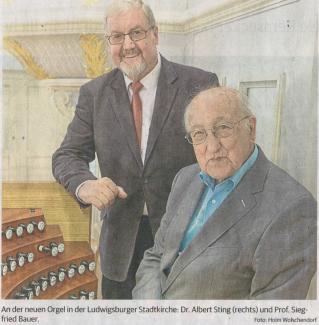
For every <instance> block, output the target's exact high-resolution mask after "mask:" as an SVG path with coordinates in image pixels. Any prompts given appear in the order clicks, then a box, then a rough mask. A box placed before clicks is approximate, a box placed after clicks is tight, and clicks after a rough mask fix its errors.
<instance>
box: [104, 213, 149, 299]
mask: <svg viewBox="0 0 319 325" xmlns="http://www.w3.org/2000/svg"><path fill="white" fill-rule="evenodd" d="M153 244H154V239H153V234H152V229H151V225H150V222H149V218H148V216H142V218H141V222H140V225H139V229H138V233H137V237H136V242H135V248H134V253H133V257H132V261H131V264H130V267H129V270H128V274H127V277H126V279H125V280H124V281H122V282H119V281H113V280H110V279H108V278H107V277H105V276H103V278H102V297H103V299H132V290H133V288H134V287H135V274H136V271H137V269H138V267H139V265H140V263H141V261H142V259H143V255H144V252H145V251H146V250H147V249H148V248H150V247H152V246H153Z"/></svg>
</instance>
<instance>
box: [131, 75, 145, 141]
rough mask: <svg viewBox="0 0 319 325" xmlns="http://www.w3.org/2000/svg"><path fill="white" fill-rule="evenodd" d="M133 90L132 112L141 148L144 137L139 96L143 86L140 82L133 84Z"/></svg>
mask: <svg viewBox="0 0 319 325" xmlns="http://www.w3.org/2000/svg"><path fill="white" fill-rule="evenodd" d="M131 88H132V91H133V96H132V111H133V117H134V123H135V131H136V138H137V143H138V144H139V146H140V147H141V137H142V113H143V111H142V101H141V98H140V95H139V92H140V90H141V89H142V88H143V85H142V84H141V83H140V82H139V81H135V82H132V83H131Z"/></svg>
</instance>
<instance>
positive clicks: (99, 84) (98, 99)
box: [52, 58, 218, 281]
mask: <svg viewBox="0 0 319 325" xmlns="http://www.w3.org/2000/svg"><path fill="white" fill-rule="evenodd" d="M208 85H214V86H218V79H217V77H216V75H215V74H212V73H208V72H205V71H203V70H200V69H196V68H191V67H186V66H183V65H179V64H175V63H172V62H169V61H167V60H165V59H164V58H162V66H161V71H160V76H159V81H158V87H157V93H156V99H155V106H154V113H153V117H152V122H151V126H150V132H149V138H148V143H147V149H146V157H145V162H144V166H143V163H142V160H141V156H140V153H139V147H138V144H137V143H136V140H135V139H136V137H135V130H134V122H133V116H132V112H131V107H130V103H129V98H128V94H127V91H126V88H125V82H124V77H123V74H122V72H121V71H120V70H118V69H115V70H113V71H111V72H110V73H108V74H106V75H103V76H101V77H99V78H97V79H94V80H92V81H90V82H88V83H87V84H85V85H83V86H82V87H81V89H80V96H79V101H78V105H77V108H76V112H75V116H74V118H73V120H72V122H71V123H70V125H69V127H68V130H67V134H66V137H65V139H64V140H63V142H62V144H61V147H60V148H59V149H58V150H57V151H56V152H55V153H54V155H53V163H52V168H53V174H54V176H55V178H56V179H57V180H58V181H59V182H60V183H61V184H63V185H64V186H65V187H66V188H67V190H68V191H70V192H71V193H72V194H75V191H76V188H77V187H78V185H80V184H81V183H82V182H84V181H86V180H89V179H95V176H94V175H93V174H92V173H91V172H90V171H89V168H88V163H89V162H91V161H92V160H94V158H95V153H96V155H97V158H98V162H99V166H100V170H101V175H102V177H105V176H106V177H109V178H111V179H112V180H113V181H114V182H115V183H116V184H117V185H120V186H122V187H123V188H124V190H125V191H126V193H127V194H128V197H127V198H126V199H125V200H117V201H116V202H115V204H114V205H113V206H112V207H111V208H109V209H108V211H107V212H106V214H105V215H104V220H103V225H102V229H101V237H100V254H101V266H102V272H103V274H104V275H105V276H106V277H108V278H110V279H112V280H116V281H123V280H124V279H125V278H126V275H127V271H128V267H129V263H130V260H131V257H132V254H133V249H134V243H135V238H136V234H137V230H138V226H139V222H140V218H141V216H142V213H143V207H144V203H145V202H146V204H147V208H148V213H149V218H150V222H151V226H152V231H153V233H154V234H155V232H156V230H157V228H158V227H159V224H160V220H161V217H162V216H163V214H164V212H165V205H166V201H167V197H168V194H169V191H170V188H171V183H172V181H173V178H174V176H175V174H176V173H177V171H178V170H179V169H180V168H182V167H184V166H186V165H189V164H191V163H193V162H195V157H194V154H193V149H192V146H191V145H189V144H188V143H186V142H185V140H184V134H185V131H184V127H183V114H184V110H185V104H186V100H187V98H189V95H190V94H191V93H194V92H195V91H198V90H199V89H201V88H204V87H207V86H208Z"/></svg>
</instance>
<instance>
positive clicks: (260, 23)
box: [185, 0, 317, 194]
mask: <svg viewBox="0 0 319 325" xmlns="http://www.w3.org/2000/svg"><path fill="white" fill-rule="evenodd" d="M316 6H317V2H316V1H313V0H304V1H299V2H295V3H291V4H289V5H286V6H282V7H279V8H276V9H273V10H269V11H266V12H263V13H259V14H257V15H253V16H250V17H247V18H243V19H237V20H235V21H233V22H231V23H227V24H224V25H222V26H219V27H216V28H212V29H208V30H205V31H201V32H195V33H192V34H190V35H188V38H187V41H186V43H187V50H186V56H185V62H186V63H187V64H189V65H194V66H198V67H201V68H203V69H207V70H210V71H214V72H216V73H217V74H218V76H219V77H220V78H222V77H226V83H227V85H228V86H231V87H235V88H238V86H239V83H240V82H242V81H258V80H278V79H279V77H280V76H281V75H283V74H285V75H286V86H285V89H284V93H283V105H282V114H281V137H280V147H279V157H278V164H279V165H280V166H281V167H283V168H284V169H285V170H287V171H288V172H289V173H290V174H291V175H293V176H294V177H295V178H297V179H298V180H299V181H300V182H301V183H302V184H304V185H305V186H306V187H307V188H308V189H309V190H310V191H311V192H312V193H313V194H315V193H316V183H317V177H316V168H317V163H316V152H317V133H316V129H317V111H316V109H317V107H316V89H317V80H316V76H317V66H316V65H315V59H314V55H315V50H316V48H317V43H316V39H317V33H316V14H317V9H316ZM267 98H268V97H267V96H266V97H265V98H264V100H265V101H266V100H267ZM268 99H269V98H268ZM259 104H260V106H261V107H264V106H265V105H264V104H265V103H264V102H261V103H259ZM256 113H258V114H257V118H258V117H259V120H258V121H257V129H258V132H259V133H262V132H266V133H267V132H268V131H270V130H269V129H267V126H265V125H263V116H264V114H265V113H264V112H262V111H258V107H257V109H256ZM261 145H266V143H261Z"/></svg>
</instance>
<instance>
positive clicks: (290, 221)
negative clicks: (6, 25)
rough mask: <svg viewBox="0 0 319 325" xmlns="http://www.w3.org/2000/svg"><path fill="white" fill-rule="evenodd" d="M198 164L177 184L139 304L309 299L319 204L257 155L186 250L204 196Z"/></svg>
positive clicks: (140, 277) (150, 254)
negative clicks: (183, 247) (184, 243)
mask: <svg viewBox="0 0 319 325" xmlns="http://www.w3.org/2000/svg"><path fill="white" fill-rule="evenodd" d="M199 171H200V169H199V166H198V165H197V164H195V165H191V166H189V167H186V168H184V169H182V170H181V171H180V172H179V173H178V174H177V176H176V178H175V179H174V183H173V186H172V191H171V194H170V196H169V199H168V203H167V209H166V213H165V215H164V217H163V219H162V222H161V226H160V228H159V230H158V232H157V234H156V237H155V243H154V247H153V248H151V249H149V250H148V251H146V252H145V254H144V259H143V261H142V263H141V264H140V267H139V269H138V272H137V275H136V279H137V284H136V287H135V288H134V290H133V298H134V299H146V298H148V299H304V298H305V297H306V295H307V290H308V287H309V284H310V281H311V278H312V276H313V274H314V272H315V269H316V211H317V210H316V201H315V200H314V199H313V197H312V196H311V194H310V193H309V192H308V191H307V190H306V189H305V188H304V187H303V186H302V185H300V184H299V183H297V182H296V181H295V180H294V179H293V178H292V177H290V176H289V175H288V174H287V173H286V172H285V171H283V170H282V169H280V168H279V167H277V166H275V165H274V164H273V163H271V162H270V161H269V160H268V159H267V158H266V157H265V156H264V154H263V152H262V151H261V150H260V149H259V156H258V158H257V160H256V163H255V164H254V165H253V166H252V168H251V169H250V170H249V171H248V172H247V173H246V175H245V176H244V177H243V178H242V180H241V181H240V183H239V184H238V186H237V187H236V188H235V190H234V191H233V192H232V193H231V194H230V195H229V196H228V197H227V198H226V200H225V201H224V202H223V203H222V205H221V206H220V207H219V209H217V210H216V212H215V214H214V215H213V216H212V217H211V218H210V219H208V221H207V223H206V224H205V225H204V227H203V228H202V229H201V231H200V232H199V233H198V234H197V236H196V237H194V239H193V241H192V242H191V243H190V245H189V246H188V247H187V248H186V250H185V251H184V252H183V253H182V254H180V255H179V256H178V248H179V245H180V242H181V240H182V238H183V235H184V232H185V230H186V228H187V225H188V223H189V221H190V218H191V216H192V214H193V212H194V210H195V208H196V205H197V203H198V200H199V198H200V196H201V193H202V191H203V184H202V183H201V182H200V179H199V177H198V173H199Z"/></svg>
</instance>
